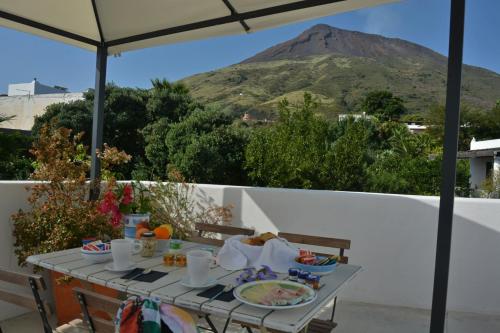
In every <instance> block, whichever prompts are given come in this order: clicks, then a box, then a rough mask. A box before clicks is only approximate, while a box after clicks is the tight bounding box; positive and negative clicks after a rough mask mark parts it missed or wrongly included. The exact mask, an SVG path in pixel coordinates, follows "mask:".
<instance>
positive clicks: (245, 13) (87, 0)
mask: <svg viewBox="0 0 500 333" xmlns="http://www.w3.org/2000/svg"><path fill="white" fill-rule="evenodd" d="M395 1H397V0H302V1H297V0H295V1H293V0H292V1H290V0H0V26H4V27H8V28H12V29H16V30H19V31H23V32H28V33H31V34H34V35H38V36H42V37H46V38H50V39H54V40H58V41H61V42H64V43H68V44H71V45H75V46H78V47H82V48H85V49H89V50H94V51H95V50H96V48H97V46H98V45H102V44H103V43H104V44H105V45H106V46H107V51H108V54H116V53H121V52H125V51H130V50H135V49H140V48H146V47H151V46H156V45H161V44H170V43H176V42H182V41H189V40H196V39H203V38H208V37H215V36H223V35H231V34H241V33H245V32H253V31H258V30H262V29H267V28H271V27H276V26H279V25H284V24H288V23H292V22H297V21H303V20H308V19H312V18H317V17H322V16H327V15H333V14H336V13H342V12H346V11H351V10H356V9H360V8H365V7H371V6H376V5H379V4H384V3H389V2H395Z"/></svg>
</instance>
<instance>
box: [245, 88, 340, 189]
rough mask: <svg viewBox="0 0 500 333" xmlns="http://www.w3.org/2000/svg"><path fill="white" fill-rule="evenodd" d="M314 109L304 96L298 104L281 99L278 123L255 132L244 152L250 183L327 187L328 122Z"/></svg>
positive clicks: (329, 140) (309, 98) (308, 99)
mask: <svg viewBox="0 0 500 333" xmlns="http://www.w3.org/2000/svg"><path fill="white" fill-rule="evenodd" d="M316 107H317V104H316V103H315V102H314V101H313V100H312V97H311V95H310V94H307V93H306V94H304V101H303V103H301V104H298V105H294V106H292V105H290V104H289V103H288V101H287V100H283V101H282V102H281V103H280V104H279V120H278V122H277V123H276V124H275V125H273V126H270V127H262V128H258V129H255V130H254V132H253V133H252V135H251V138H250V142H249V144H248V146H247V149H246V152H245V156H246V164H245V168H246V170H247V171H248V175H249V178H250V180H251V182H252V184H254V185H259V186H273V187H291V188H315V189H321V188H327V185H326V184H325V180H324V176H325V175H324V168H323V166H324V164H325V157H326V155H327V152H328V149H329V148H330V147H331V143H332V142H333V137H332V134H331V132H330V129H329V124H328V122H327V121H326V120H325V119H323V118H321V117H319V116H317V115H316V114H315V113H314V110H315V108H316Z"/></svg>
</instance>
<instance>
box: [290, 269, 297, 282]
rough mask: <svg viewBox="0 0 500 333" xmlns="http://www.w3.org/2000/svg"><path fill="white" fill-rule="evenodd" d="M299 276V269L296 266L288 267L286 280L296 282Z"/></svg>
mask: <svg viewBox="0 0 500 333" xmlns="http://www.w3.org/2000/svg"><path fill="white" fill-rule="evenodd" d="M298 277H299V270H298V269H296V268H290V269H289V270H288V280H290V281H295V282H297V279H298Z"/></svg>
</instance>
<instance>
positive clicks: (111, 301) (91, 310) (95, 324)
mask: <svg viewBox="0 0 500 333" xmlns="http://www.w3.org/2000/svg"><path fill="white" fill-rule="evenodd" d="M73 292H74V293H75V295H76V298H77V299H78V302H79V303H80V308H81V310H82V316H83V320H84V322H85V324H86V326H87V330H86V332H91V333H94V332H96V333H101V332H102V333H114V332H115V323H114V322H113V319H114V318H115V315H116V312H117V311H118V308H119V307H120V304H121V303H122V301H121V300H119V299H117V298H113V297H109V296H104V295H101V294H98V293H96V292H93V291H90V290H86V289H82V288H74V289H73ZM95 311H101V312H105V313H106V314H108V315H109V316H110V318H111V320H109V319H103V318H101V317H100V316H99V317H98V316H96V315H95Z"/></svg>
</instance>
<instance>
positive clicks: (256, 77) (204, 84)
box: [183, 25, 500, 118]
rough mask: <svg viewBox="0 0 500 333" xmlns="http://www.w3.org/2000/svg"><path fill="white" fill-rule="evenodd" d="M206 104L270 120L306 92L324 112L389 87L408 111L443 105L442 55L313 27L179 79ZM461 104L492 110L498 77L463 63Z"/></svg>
mask: <svg viewBox="0 0 500 333" xmlns="http://www.w3.org/2000/svg"><path fill="white" fill-rule="evenodd" d="M183 82H184V83H186V84H187V85H188V86H189V87H190V89H191V92H192V94H193V96H195V97H197V98H199V99H200V100H202V101H204V102H215V103H219V104H222V105H223V106H227V107H230V108H231V109H232V110H234V111H235V112H237V113H242V112H245V111H250V112H251V113H253V114H254V115H258V117H259V118H262V117H273V112H274V111H275V109H276V108H275V107H274V106H275V104H276V103H277V102H278V101H279V100H280V99H282V98H283V97H287V98H288V99H289V100H291V101H293V100H296V99H300V98H301V97H302V94H303V92H304V91H308V92H311V93H312V94H313V95H314V96H316V97H317V99H318V100H319V101H320V102H321V105H322V106H321V111H322V112H324V113H325V114H326V115H327V116H328V117H334V116H335V115H336V114H337V113H346V112H356V111H357V110H358V107H359V102H360V100H361V98H362V97H364V96H365V94H366V93H367V92H369V91H372V90H390V91H392V92H393V93H394V94H396V95H397V96H399V97H401V98H403V100H404V101H405V103H406V105H407V107H408V110H409V112H411V113H419V112H423V111H425V110H426V109H427V108H428V107H429V106H431V105H433V104H435V103H444V97H445V82H446V58H445V57H444V56H442V55H439V54H438V53H436V52H434V51H432V50H430V49H427V48H425V47H422V46H419V45H417V44H413V43H410V42H407V41H403V40H400V39H393V38H385V37H382V36H377V35H370V34H364V33H359V32H351V31H346V30H341V29H336V28H332V27H329V26H325V25H319V26H315V27H312V28H311V29H309V30H306V31H305V32H304V33H302V34H301V35H300V36H298V37H297V38H295V39H292V40H290V41H287V42H285V43H282V44H278V45H276V46H274V47H272V48H270V49H267V50H265V51H263V52H261V53H259V54H257V55H256V56H255V57H252V58H250V59H247V60H245V61H243V62H242V63H240V64H235V65H232V66H229V67H226V68H222V69H219V70H216V71H211V72H207V73H202V74H198V75H194V76H191V77H189V78H186V79H184V80H183ZM462 95H463V101H464V103H466V104H469V105H472V106H476V107H484V108H490V107H491V106H493V105H494V103H495V101H496V100H498V99H500V75H498V74H496V73H494V72H492V71H488V70H485V69H482V68H478V67H472V66H464V76H463V90H462Z"/></svg>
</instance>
